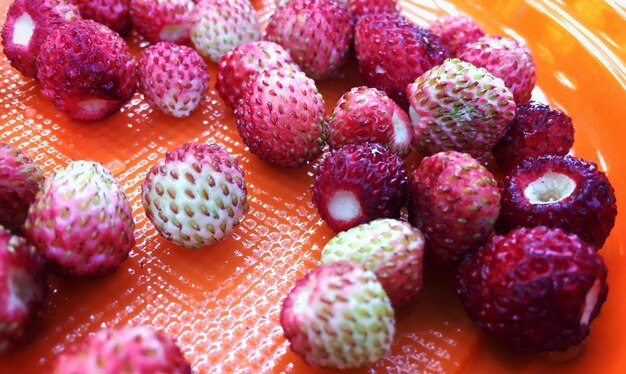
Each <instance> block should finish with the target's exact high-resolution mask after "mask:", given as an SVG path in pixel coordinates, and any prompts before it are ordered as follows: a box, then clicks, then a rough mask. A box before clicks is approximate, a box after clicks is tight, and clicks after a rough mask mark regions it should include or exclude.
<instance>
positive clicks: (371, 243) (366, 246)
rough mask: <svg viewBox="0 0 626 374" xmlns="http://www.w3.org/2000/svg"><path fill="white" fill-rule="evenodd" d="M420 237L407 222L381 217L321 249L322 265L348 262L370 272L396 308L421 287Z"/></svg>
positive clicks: (344, 234) (419, 232)
mask: <svg viewBox="0 0 626 374" xmlns="http://www.w3.org/2000/svg"><path fill="white" fill-rule="evenodd" d="M423 255H424V236H423V235H422V233H421V231H420V230H418V229H416V228H414V227H412V226H411V225H410V224H409V223H407V222H403V221H399V220H396V219H391V218H382V219H377V220H374V221H371V222H369V223H364V224H362V225H358V226H355V227H353V228H351V229H350V230H348V231H343V232H340V233H339V234H337V236H335V237H334V238H332V239H331V240H329V241H328V243H326V245H325V246H324V248H323V249H322V257H321V262H322V263H323V264H325V263H329V262H333V261H341V260H349V261H354V262H358V263H360V264H362V265H363V266H365V267H366V268H367V269H369V270H371V271H373V272H374V273H375V274H376V276H377V277H378V280H379V281H380V284H381V285H382V286H383V288H384V289H385V292H386V293H387V295H388V296H389V299H390V300H391V304H392V305H393V306H400V305H403V304H405V303H406V302H407V301H409V300H410V299H411V298H412V297H414V296H415V295H416V294H417V293H418V292H419V291H420V289H421V288H422V266H423V261H422V257H423Z"/></svg>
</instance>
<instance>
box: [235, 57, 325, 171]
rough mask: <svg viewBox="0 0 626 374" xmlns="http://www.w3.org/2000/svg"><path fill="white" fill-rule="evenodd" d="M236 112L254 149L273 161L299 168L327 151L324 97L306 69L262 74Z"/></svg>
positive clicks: (267, 71)
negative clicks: (306, 72)
mask: <svg viewBox="0 0 626 374" xmlns="http://www.w3.org/2000/svg"><path fill="white" fill-rule="evenodd" d="M235 116H236V119H237V129H238V130H239V135H241V138H242V139H243V141H244V143H245V144H246V145H247V146H248V147H249V148H250V152H252V153H254V154H256V155H257V156H259V157H261V158H262V159H264V160H266V161H268V162H271V163H273V164H276V165H279V166H285V167H300V166H303V165H305V164H306V163H308V162H310V161H313V160H314V159H316V158H317V157H318V156H319V155H320V154H321V153H322V149H324V145H325V138H324V99H323V98H322V95H321V94H320V93H319V92H318V91H317V87H316V86H315V82H314V81H313V80H311V79H309V78H307V76H306V75H304V73H302V72H299V71H295V70H293V69H291V68H281V69H274V70H266V71H263V72H261V73H259V74H258V75H257V76H256V78H255V79H254V80H253V81H252V82H251V83H250V85H249V86H248V88H247V91H246V92H245V93H244V97H243V99H242V101H241V102H240V104H239V107H237V110H236V111H235Z"/></svg>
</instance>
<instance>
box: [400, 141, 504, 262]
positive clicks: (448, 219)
mask: <svg viewBox="0 0 626 374" xmlns="http://www.w3.org/2000/svg"><path fill="white" fill-rule="evenodd" d="M409 190H410V203H409V221H410V222H411V223H412V224H413V226H415V227H417V228H419V229H420V230H422V232H423V233H424V236H425V237H426V250H427V251H428V253H429V254H431V255H433V256H434V257H435V258H436V259H437V260H439V261H444V262H450V261H457V260H459V259H461V258H462V257H463V256H464V255H465V254H466V253H467V252H469V251H471V250H473V249H475V248H477V247H479V246H480V245H481V244H483V243H484V242H485V240H487V238H488V237H489V235H490V234H491V232H492V231H493V228H494V225H495V223H496V219H497V218H498V213H499V212H500V193H499V192H498V187H497V183H496V180H495V179H494V177H493V175H492V174H491V173H490V172H489V171H488V170H487V169H485V167H483V166H482V165H481V164H480V163H478V161H476V160H475V159H473V158H472V157H471V156H470V155H468V154H466V153H458V152H454V151H448V152H441V153H437V154H435V155H433V156H430V157H426V158H425V159H423V160H422V162H421V163H420V165H419V167H418V168H417V169H416V170H415V171H414V172H413V174H411V182H410V187H409Z"/></svg>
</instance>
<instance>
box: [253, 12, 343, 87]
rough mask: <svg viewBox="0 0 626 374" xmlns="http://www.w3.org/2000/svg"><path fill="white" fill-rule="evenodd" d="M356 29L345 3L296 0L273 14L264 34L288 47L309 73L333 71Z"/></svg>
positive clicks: (322, 75)
mask: <svg viewBox="0 0 626 374" xmlns="http://www.w3.org/2000/svg"><path fill="white" fill-rule="evenodd" d="M353 32H354V22H353V20H352V15H351V14H350V11H349V10H348V8H347V6H346V4H344V3H343V2H341V1H335V0H293V1H290V2H289V3H287V4H286V5H285V6H284V7H281V8H278V10H276V12H275V13H274V14H272V16H271V17H270V20H269V23H268V25H267V29H266V36H265V38H266V39H267V40H269V41H272V42H276V43H278V44H280V45H282V46H283V47H285V49H286V50H288V51H289V53H290V54H291V57H293V59H294V61H295V62H296V63H297V64H298V65H299V66H300V68H302V71H304V72H305V73H306V74H307V75H308V76H309V77H311V78H313V79H315V80H321V79H325V78H328V77H330V76H331V75H333V74H334V73H335V72H336V71H337V69H338V68H339V66H340V65H341V64H342V63H343V61H344V60H345V57H346V56H347V54H348V50H349V48H350V45H351V44H352V36H353Z"/></svg>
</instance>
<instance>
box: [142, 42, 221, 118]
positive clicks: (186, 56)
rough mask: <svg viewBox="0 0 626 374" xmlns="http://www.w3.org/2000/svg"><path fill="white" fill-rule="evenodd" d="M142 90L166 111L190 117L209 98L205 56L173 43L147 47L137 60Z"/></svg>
mask: <svg viewBox="0 0 626 374" xmlns="http://www.w3.org/2000/svg"><path fill="white" fill-rule="evenodd" d="M138 65H139V66H138V75H137V77H138V83H139V90H140V91H141V93H143V95H144V97H145V98H146V101H147V102H148V103H149V104H150V105H151V106H153V107H155V108H157V109H159V110H160V111H161V112H163V113H165V114H169V115H171V116H174V117H187V116H189V115H190V114H191V112H192V111H194V110H195V109H196V108H197V107H198V105H200V103H201V102H202V100H204V98H205V97H206V92H207V89H208V88H209V73H208V72H207V66H206V64H205V62H204V60H203V59H202V56H200V55H199V54H198V52H196V51H194V50H193V49H191V48H189V47H187V46H182V45H177V44H174V43H170V42H160V43H158V44H155V45H152V46H150V47H148V48H146V49H145V50H144V52H143V54H142V55H141V57H140V59H139V63H138Z"/></svg>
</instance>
